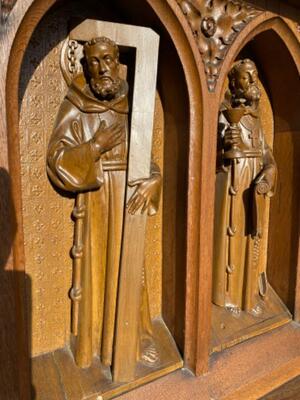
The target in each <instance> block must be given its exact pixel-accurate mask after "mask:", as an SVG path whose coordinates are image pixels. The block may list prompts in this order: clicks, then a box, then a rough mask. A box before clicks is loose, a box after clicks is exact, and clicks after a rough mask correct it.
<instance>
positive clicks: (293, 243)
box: [212, 19, 300, 351]
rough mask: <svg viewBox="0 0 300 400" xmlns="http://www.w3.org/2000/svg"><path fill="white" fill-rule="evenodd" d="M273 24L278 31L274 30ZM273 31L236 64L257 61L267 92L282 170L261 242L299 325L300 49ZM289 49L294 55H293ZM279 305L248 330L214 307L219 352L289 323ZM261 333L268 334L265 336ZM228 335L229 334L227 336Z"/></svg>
mask: <svg viewBox="0 0 300 400" xmlns="http://www.w3.org/2000/svg"><path fill="white" fill-rule="evenodd" d="M267 24H268V22H267V23H266V25H267ZM272 24H274V27H275V29H272ZM269 26H270V29H268V30H266V28H265V29H264V28H263V27H259V26H258V27H256V28H254V29H253V32H250V34H248V38H246V40H245V39H244V40H245V41H247V43H246V45H243V46H241V47H242V49H241V50H240V51H239V52H238V55H237V56H236V58H235V60H236V61H237V60H241V59H246V58H248V59H251V60H252V61H254V63H255V65H256V67H257V69H258V74H259V79H260V82H259V83H258V86H259V87H260V89H261V92H262V96H261V110H262V117H261V120H262V125H263V129H264V132H265V136H266V141H267V142H268V144H269V146H270V147H272V148H273V154H274V158H275V161H276V164H277V168H278V182H277V191H276V194H275V196H274V197H273V198H272V199H271V202H270V205H269V207H270V208H269V209H268V211H267V214H268V215H269V216H268V222H267V223H266V225H265V231H266V233H267V240H265V241H264V240H263V239H262V240H261V248H262V249H263V252H264V258H265V259H266V264H265V267H266V271H267V277H268V281H269V283H270V285H271V287H272V288H273V289H274V290H275V292H276V293H277V294H278V296H279V298H280V299H281V301H282V302H283V303H284V305H285V306H286V307H287V309H288V310H289V312H290V313H291V314H292V315H293V317H294V319H296V320H297V318H298V303H297V298H296V296H295V292H296V286H297V271H298V270H299V261H298V250H299V249H298V247H299V243H298V236H299V233H298V232H299V183H298V182H299V166H300V165H299V151H300V147H299V142H300V140H299V137H300V136H299V125H300V123H299V117H298V115H297V104H299V100H300V82H299V64H298V65H297V64H296V60H298V61H299V45H296V46H291V43H293V42H294V39H295V38H294V37H293V34H292V32H291V31H288V29H287V26H286V25H285V23H284V22H283V21H282V20H280V19H273V20H272V21H269ZM278 28H279V29H278ZM276 30H277V31H276ZM282 31H285V34H286V37H287V38H288V40H287V44H285V43H284V41H283V39H282V38H281V36H280V34H281V32H282ZM287 31H288V33H287ZM257 32H258V33H257ZM249 38H250V40H249ZM241 42H242V40H241ZM270 44H272V45H270ZM241 47H240V48H241ZM289 48H292V49H293V51H294V52H293V53H292V54H291V53H290V51H289ZM274 60H276V62H274ZM283 82H284V83H283ZM225 86H226V84H225ZM223 92H225V89H223ZM222 98H223V97H222ZM267 225H268V226H267ZM278 304H279V308H278V310H277V315H276V313H275V315H274V316H275V318H274V316H271V318H270V315H266V316H265V317H266V318H265V321H264V318H263V317H262V318H261V320H260V317H259V316H258V317H254V318H252V317H250V318H252V321H250V320H249V321H248V322H247V324H245V325H244V326H243V323H242V322H241V320H243V318H245V315H246V314H245V311H242V313H241V317H239V316H236V318H235V321H234V322H233V323H232V327H230V321H229V319H227V317H228V316H223V317H221V316H220V310H219V307H218V308H216V306H213V337H212V348H213V351H220V350H221V349H223V348H226V347H230V346H232V345H234V344H236V343H239V342H241V341H243V340H246V339H248V338H249V337H252V336H256V335H258V334H260V333H262V332H265V331H266V330H270V329H273V328H276V327H278V326H280V325H282V324H286V323H288V322H289V321H290V319H291V318H292V316H291V315H289V313H288V312H287V311H285V310H284V308H283V307H280V303H278ZM246 318H248V316H247V317H246ZM239 319H240V321H239ZM272 319H273V324H272ZM220 322H221V325H222V328H221V329H219V330H218V328H217V326H219V324H220ZM252 324H253V325H252ZM260 324H261V325H260ZM251 325H252V326H251ZM261 328H263V329H262V330H261ZM226 329H229V331H228V332H225V331H226ZM216 333H217V335H216ZM218 336H219V337H218ZM225 337H226V339H225Z"/></svg>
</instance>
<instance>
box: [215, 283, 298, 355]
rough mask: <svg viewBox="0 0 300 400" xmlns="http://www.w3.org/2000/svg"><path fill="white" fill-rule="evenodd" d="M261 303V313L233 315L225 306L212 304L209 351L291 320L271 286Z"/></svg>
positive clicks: (239, 341)
mask: <svg viewBox="0 0 300 400" xmlns="http://www.w3.org/2000/svg"><path fill="white" fill-rule="evenodd" d="M262 305H263V307H264V308H263V312H262V314H261V315H256V316H254V315H251V314H250V313H248V312H241V313H240V314H239V315H238V316H234V315H233V314H232V313H231V312H230V311H228V310H227V309H226V308H224V307H218V306H216V305H214V304H213V305H212V306H213V308H212V338H211V352H212V353H214V352H217V351H222V350H224V349H227V348H228V347H232V346H235V345H236V344H238V343H241V342H243V341H244V340H247V339H250V338H251V337H254V336H258V335H261V334H262V333H265V332H268V331H270V330H273V329H274V328H277V327H279V326H281V325H284V324H286V323H288V322H290V321H291V320H292V316H291V314H290V313H289V311H288V309H287V308H286V306H285V305H284V304H283V302H282V301H281V300H280V298H279V297H278V296H277V294H276V293H275V292H274V290H273V289H272V288H271V287H269V288H268V294H267V297H266V299H265V301H264V302H263V303H262Z"/></svg>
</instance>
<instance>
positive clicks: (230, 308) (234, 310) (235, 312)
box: [226, 306, 241, 318]
mask: <svg viewBox="0 0 300 400" xmlns="http://www.w3.org/2000/svg"><path fill="white" fill-rule="evenodd" d="M226 310H228V311H229V312H230V313H231V314H232V315H233V316H234V317H236V318H238V317H239V316H240V315H241V309H240V307H237V306H226Z"/></svg>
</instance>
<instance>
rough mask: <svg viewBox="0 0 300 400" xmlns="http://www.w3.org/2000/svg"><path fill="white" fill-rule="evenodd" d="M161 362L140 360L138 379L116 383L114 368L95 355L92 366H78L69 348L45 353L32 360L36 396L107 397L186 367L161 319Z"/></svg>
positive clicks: (157, 329)
mask: <svg viewBox="0 0 300 400" xmlns="http://www.w3.org/2000/svg"><path fill="white" fill-rule="evenodd" d="M153 331H154V338H155V339H156V338H157V339H156V340H155V343H156V345H157V350H158V352H159V362H157V363H156V364H155V365H153V366H147V365H145V364H143V363H142V362H137V366H136V378H135V380H134V381H131V382H127V383H117V382H112V379H111V373H110V368H108V367H104V366H102V365H101V363H100V360H99V358H95V359H94V361H93V364H92V365H91V367H89V368H86V369H82V368H79V367H77V366H76V364H75V362H74V358H73V355H72V353H71V350H70V349H69V348H63V349H59V350H56V351H54V352H52V353H47V354H43V355H41V356H38V357H36V358H34V359H33V360H32V383H33V391H34V395H33V398H36V399H46V398H47V399H56V400H83V399H88V400H106V399H111V398H113V397H115V396H118V395H120V394H122V393H124V392H127V391H129V390H131V389H134V388H136V387H138V386H141V385H144V384H145V383H148V382H150V381H153V380H155V379H157V378H160V377H162V376H164V375H166V374H168V373H170V372H172V371H175V370H177V369H180V368H182V366H183V361H182V359H181V356H180V354H179V352H178V350H177V347H176V345H175V342H174V340H173V338H172V336H171V334H170V333H169V331H168V328H167V327H166V325H165V323H164V322H163V320H162V319H161V318H157V319H155V320H154V321H153Z"/></svg>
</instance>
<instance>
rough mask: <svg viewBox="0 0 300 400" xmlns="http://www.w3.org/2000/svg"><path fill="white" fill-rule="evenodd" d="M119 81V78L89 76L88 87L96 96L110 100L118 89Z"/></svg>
mask: <svg viewBox="0 0 300 400" xmlns="http://www.w3.org/2000/svg"><path fill="white" fill-rule="evenodd" d="M121 82H122V81H121V79H120V78H117V79H115V80H113V79H111V78H110V77H107V76H106V77H103V78H99V79H95V78H91V79H90V87H91V89H92V91H93V93H94V94H95V95H96V96H97V97H98V98H100V99H102V100H111V99H113V98H114V97H115V96H116V95H117V93H118V92H119V91H120V87H121Z"/></svg>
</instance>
